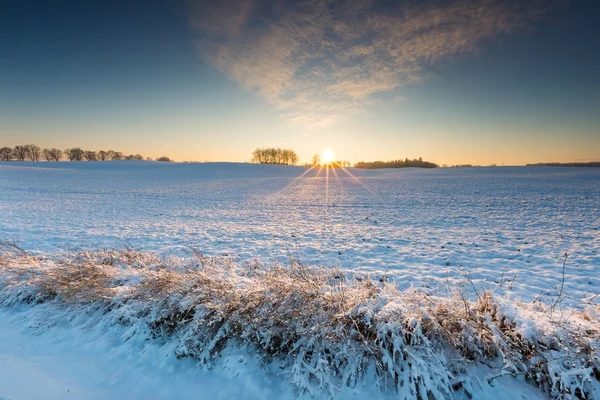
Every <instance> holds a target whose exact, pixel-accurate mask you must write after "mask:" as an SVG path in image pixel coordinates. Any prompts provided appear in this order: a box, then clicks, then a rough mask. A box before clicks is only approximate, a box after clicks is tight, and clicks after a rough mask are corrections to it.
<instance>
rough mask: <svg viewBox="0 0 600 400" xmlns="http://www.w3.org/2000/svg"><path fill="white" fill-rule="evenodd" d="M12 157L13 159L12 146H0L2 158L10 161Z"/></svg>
mask: <svg viewBox="0 0 600 400" xmlns="http://www.w3.org/2000/svg"><path fill="white" fill-rule="evenodd" d="M12 159H13V149H11V148H10V147H2V148H0V160H2V161H10V160H12Z"/></svg>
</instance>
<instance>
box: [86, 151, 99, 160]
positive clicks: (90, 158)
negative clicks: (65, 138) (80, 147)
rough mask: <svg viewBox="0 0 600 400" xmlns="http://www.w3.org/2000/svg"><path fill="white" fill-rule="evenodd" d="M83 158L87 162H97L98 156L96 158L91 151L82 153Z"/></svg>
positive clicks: (94, 153)
mask: <svg viewBox="0 0 600 400" xmlns="http://www.w3.org/2000/svg"><path fill="white" fill-rule="evenodd" d="M83 158H85V159H86V160H88V161H98V156H97V154H96V152H95V151H91V150H88V151H84V152H83Z"/></svg>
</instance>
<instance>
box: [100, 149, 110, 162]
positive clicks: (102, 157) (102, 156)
mask: <svg viewBox="0 0 600 400" xmlns="http://www.w3.org/2000/svg"><path fill="white" fill-rule="evenodd" d="M98 158H99V159H100V160H101V161H106V160H107V159H109V160H110V158H108V152H106V151H104V150H100V151H99V152H98Z"/></svg>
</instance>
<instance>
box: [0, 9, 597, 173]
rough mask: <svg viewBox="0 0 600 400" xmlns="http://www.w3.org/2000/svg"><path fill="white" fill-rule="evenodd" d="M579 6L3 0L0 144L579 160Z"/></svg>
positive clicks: (229, 154) (591, 120) (582, 102)
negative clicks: (277, 149)
mask: <svg viewBox="0 0 600 400" xmlns="http://www.w3.org/2000/svg"><path fill="white" fill-rule="evenodd" d="M599 14H600V6H598V5H597V4H595V2H593V1H553V2H538V1H530V2H502V1H496V0H488V1H435V2H416V1H414V2H402V1H376V0H371V1H361V0H355V1H330V0H311V1H307V2H285V1H259V0H239V1H229V2H228V1H224V2H219V3H218V4H217V5H215V2H207V1H179V2H177V1H161V2H159V1H144V2H142V1H137V2H134V1H86V2H76V1H55V2H42V1H27V0H25V1H19V2H13V4H11V5H8V6H6V5H5V6H3V11H2V13H0V145H10V146H13V145H16V144H22V143H29V142H33V143H36V144H38V145H40V146H43V147H48V146H55V147H71V146H80V147H84V148H89V149H94V150H100V149H107V148H111V149H115V150H121V151H123V152H126V153H130V152H136V153H137V152H139V153H142V154H144V155H148V156H152V157H156V156H159V155H163V154H166V155H169V156H171V157H173V158H175V159H177V160H200V161H204V160H211V161H216V160H227V161H246V160H249V158H250V153H251V152H252V150H253V149H254V148H255V147H266V146H275V147H289V148H292V149H295V150H296V151H297V152H298V153H299V155H300V158H301V159H302V160H308V159H309V158H310V157H311V155H312V154H314V153H316V152H319V151H321V150H322V149H324V148H331V149H332V150H333V151H334V152H335V153H336V155H337V156H338V158H340V159H345V160H350V161H360V160H375V159H396V158H405V157H409V158H414V157H423V158H424V159H428V160H432V161H435V162H438V163H440V164H443V163H446V164H457V163H473V164H491V163H496V164H524V163H527V162H538V161H590V160H593V159H597V158H598V154H600V95H599V94H598V93H600V78H599V77H598V72H597V71H599V70H600V55H599V53H600V52H599V51H598V43H597V41H598V38H600V28H599V27H598V24H597V21H596V20H597V18H596V17H595V16H597V15H599Z"/></svg>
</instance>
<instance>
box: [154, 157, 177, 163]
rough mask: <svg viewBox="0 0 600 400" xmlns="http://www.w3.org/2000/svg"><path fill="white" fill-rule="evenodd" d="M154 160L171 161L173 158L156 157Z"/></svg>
mask: <svg viewBox="0 0 600 400" xmlns="http://www.w3.org/2000/svg"><path fill="white" fill-rule="evenodd" d="M156 161H160V162H173V160H171V159H170V158H169V157H164V156H163V157H158V158H157V159H156Z"/></svg>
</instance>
